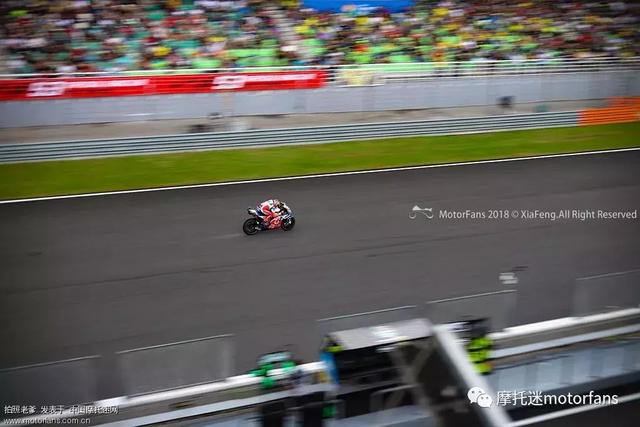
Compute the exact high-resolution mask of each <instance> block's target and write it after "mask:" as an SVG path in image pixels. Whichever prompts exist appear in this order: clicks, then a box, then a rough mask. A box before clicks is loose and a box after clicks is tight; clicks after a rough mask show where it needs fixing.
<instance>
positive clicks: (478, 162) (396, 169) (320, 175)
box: [0, 147, 640, 204]
mask: <svg viewBox="0 0 640 427" xmlns="http://www.w3.org/2000/svg"><path fill="white" fill-rule="evenodd" d="M628 151H640V147H630V148H614V149H610V150H596V151H581V152H576V153H560V154H543V155H540V156H525V157H511V158H505V159H491V160H473V161H468V162H453V163H440V164H435V165H418V166H400V167H393V168H383V169H367V170H358V171H346V172H329V173H318V174H310V175H297V176H283V177H275V178H257V179H248V180H242V181H226V182H211V183H206V184H189V185H176V186H170V187H152V188H139V189H134V190H117V191H104V192H97V193H81V194H66V195H60V196H46V197H32V198H24V199H12V200H0V204H13V203H26V202H40V201H47V200H64V199H79V198H83V197H99V196H116V195H121V194H136V193H151V192H156V191H171V190H188V189H192V188H206V187H222V186H227V185H242V184H259V183H265V182H279V181H295V180H300V179H313V178H331V177H336V176H350V175H364V174H369V173H384V172H402V171H410V170H421V169H437V168H445V167H455V166H469V165H484V164H495V163H507V162H517V161H527V160H540V159H554V158H561V157H577V156H589V155H596V154H609V153H622V152H628Z"/></svg>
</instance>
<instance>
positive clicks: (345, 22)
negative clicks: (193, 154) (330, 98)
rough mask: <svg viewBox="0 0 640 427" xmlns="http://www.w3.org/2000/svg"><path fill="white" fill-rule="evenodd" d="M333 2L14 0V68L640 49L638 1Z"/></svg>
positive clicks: (7, 21)
mask: <svg viewBox="0 0 640 427" xmlns="http://www.w3.org/2000/svg"><path fill="white" fill-rule="evenodd" d="M332 3H335V2H318V1H316V2H304V1H303V2H298V1H262V0H239V1H235V0H233V1H232V0H230V1H211V0H166V1H160V0H155V1H154V0H140V1H133V0H124V1H112V0H91V1H89V0H84V1H55V2H47V1H39V0H11V1H4V2H2V3H1V4H0V15H1V16H3V20H2V28H1V32H2V34H1V35H2V42H1V43H2V46H3V49H4V50H5V54H6V60H5V61H4V62H5V63H6V64H5V68H6V69H7V70H8V71H9V72H11V73H15V74H24V73H51V72H56V73H72V72H97V71H105V72H122V71H131V70H165V69H177V70H180V69H214V68H244V67H282V66H303V65H306V66H320V65H344V64H372V63H376V64H378V63H379V64H397V63H438V62H443V61H468V64H469V65H468V66H469V67H473V66H474V64H476V63H482V62H484V61H492V60H512V61H514V60H515V61H518V60H525V59H545V60H550V59H558V58H578V59H584V58H603V57H615V58H626V57H633V56H638V55H639V54H640V44H639V43H638V39H639V37H640V25H638V24H639V19H638V17H639V10H640V6H639V5H638V3H637V2H632V1H617V2H612V3H607V2H599V1H593V2H580V1H574V0H569V1H561V2H557V1H529V2H525V1H523V2H509V1H500V0H492V1H479V0H473V1H459V0H455V1H454V0H451V1H449V0H445V1H431V0H420V1H417V2H415V3H414V4H413V5H412V6H410V7H408V8H398V7H396V8H395V9H394V11H389V10H387V9H384V8H378V9H371V8H369V9H365V8H358V7H350V8H348V7H344V8H342V9H337V10H336V9H332V10H316V9H313V8H310V7H307V4H310V5H311V6H315V7H319V8H323V5H325V4H326V5H330V4H332ZM386 3H388V4H392V3H397V4H398V5H405V4H406V3H409V2H386ZM328 7H329V6H327V8H328Z"/></svg>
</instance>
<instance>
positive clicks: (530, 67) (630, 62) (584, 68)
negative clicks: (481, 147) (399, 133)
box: [0, 57, 640, 83]
mask: <svg viewBox="0 0 640 427" xmlns="http://www.w3.org/2000/svg"><path fill="white" fill-rule="evenodd" d="M639 67H640V57H631V58H613V57H603V58H543V59H513V60H511V59H503V60H471V61H440V62H410V63H387V64H344V65H314V66H287V67H241V68H200V69H198V68H191V69H165V70H131V71H100V72H72V73H46V74H42V73H37V74H2V75H0V79H33V78H45V79H51V78H80V77H114V76H160V75H176V76H180V75H184V74H219V73H241V74H245V73H247V74H248V73H280V72H287V73H290V72H294V73H297V72H301V71H307V72H309V71H311V72H313V71H318V70H320V71H324V72H326V81H327V82H329V83H331V82H344V80H343V77H342V76H343V73H345V72H346V73H349V72H352V73H353V72H355V73H357V72H363V73H373V74H374V75H377V76H381V77H385V76H393V75H394V74H403V73H406V74H407V76H410V75H412V74H413V75H415V77H417V78H420V77H429V76H432V77H456V76H458V75H467V76H469V75H478V76H486V75H505V74H523V73H524V74H538V73H548V72H567V73H575V72H597V71H616V70H629V69H638V68H639Z"/></svg>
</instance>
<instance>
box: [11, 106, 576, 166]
mask: <svg viewBox="0 0 640 427" xmlns="http://www.w3.org/2000/svg"><path fill="white" fill-rule="evenodd" d="M578 118H579V112H577V111H567V112H555V113H534V114H514V115H503V116H489V117H470V118H455V119H443V120H422V121H406V122H387V123H365V124H350V125H338V126H318V127H306V128H288V129H263V130H250V131H241V132H219V133H202V134H182V135H167V136H154V137H143V138H122V139H102V140H85V141H65V142H46V143H23V144H3V145H1V146H0V163H16V162H25V161H42V160H60V159H78V158H90V157H106V156H123V155H139V154H158V153H171V152H181V151H195V150H214V149H220V148H242V147H268V146H273V145H289V144H302V143H320V142H340V141H353V140H360V139H374V138H389V137H400V136H422V135H425V136H427V135H454V134H463V133H476V132H477V133H479V132H497V131H506V130H519V129H535V128H548V127H563V126H576V125H577V124H578Z"/></svg>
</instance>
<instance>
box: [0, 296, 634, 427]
mask: <svg viewBox="0 0 640 427" xmlns="http://www.w3.org/2000/svg"><path fill="white" fill-rule="evenodd" d="M639 319H640V308H629V309H624V310H619V311H614V312H609V313H601V314H595V315H591V316H586V317H565V318H561V319H554V320H549V321H544V322H539V323H532V324H528V325H521V326H517V327H511V328H506V329H504V330H503V331H500V332H494V333H491V334H490V336H491V338H492V339H493V340H494V341H495V343H496V346H497V348H498V349H497V350H496V351H495V353H496V354H494V357H493V358H494V359H496V358H500V357H509V356H513V355H516V354H526V353H528V352H530V351H540V350H544V349H552V348H559V347H564V346H568V345H572V344H578V343H584V342H588V341H592V340H596V339H603V338H606V337H613V336H619V335H626V334H629V333H633V332H636V331H638V330H639V329H640V326H639V325H640V324H639V323H638V321H639ZM523 343H526V345H522V344H523ZM533 346H536V348H533ZM635 366H638V365H637V363H636V364H635V365H634V367H635ZM300 368H301V370H302V374H303V376H304V377H305V378H307V379H308V381H309V382H317V381H316V380H317V378H316V376H317V375H318V374H322V373H323V372H325V369H326V367H325V364H324V363H323V362H312V363H306V364H304V365H300ZM634 369H635V368H634ZM274 374H275V375H276V377H280V376H281V375H283V373H282V371H279V370H275V371H274ZM314 378H316V380H314ZM317 385H318V386H323V384H322V381H320V384H317ZM281 397H282V394H281V393H277V392H276V393H264V391H263V390H262V388H261V386H260V379H259V378H258V377H255V376H251V375H238V376H234V377H229V378H226V379H224V380H221V381H216V382H210V383H204V384H197V385H192V386H187V387H182V388H178V389H174V390H165V391H159V392H155V393H148V394H143V395H139V396H120V397H115V398H110V399H106V400H101V401H96V402H93V404H94V405H95V406H97V407H114V406H117V407H118V408H119V411H118V413H117V414H104V415H97V414H94V415H91V419H92V421H93V422H92V423H93V424H96V423H97V424H103V423H107V422H118V421H122V424H119V425H134V424H135V425H140V424H142V423H141V422H138V423H133V422H130V421H131V420H130V419H131V418H136V417H145V421H149V423H151V422H154V423H156V422H167V421H170V420H176V419H179V418H182V417H192V416H193V417H195V416H203V415H204V414H214V413H217V412H227V413H230V412H233V411H238V410H243V409H246V408H248V407H252V406H255V405H257V404H260V403H264V402H267V401H269V400H275V399H278V398H281ZM80 417H87V415H82V414H78V413H77V412H73V410H71V409H69V408H67V409H65V410H64V411H62V412H60V413H55V414H47V415H43V414H38V415H33V416H30V417H25V418H19V419H18V418H16V419H12V420H10V421H9V420H5V421H4V422H3V421H2V420H1V419H0V426H9V425H33V424H43V423H45V422H46V421H49V422H51V423H62V420H63V419H67V420H69V419H71V418H80ZM68 423H69V424H70V422H68Z"/></svg>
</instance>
